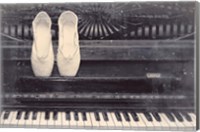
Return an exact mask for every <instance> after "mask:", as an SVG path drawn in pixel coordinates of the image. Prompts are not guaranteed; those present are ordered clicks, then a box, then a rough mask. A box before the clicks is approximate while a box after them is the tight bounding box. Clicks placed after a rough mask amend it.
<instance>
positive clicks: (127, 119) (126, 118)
mask: <svg viewBox="0 0 200 132" xmlns="http://www.w3.org/2000/svg"><path fill="white" fill-rule="evenodd" d="M123 116H124V118H125V120H126V121H128V122H129V121H130V117H129V115H128V113H127V112H123Z"/></svg>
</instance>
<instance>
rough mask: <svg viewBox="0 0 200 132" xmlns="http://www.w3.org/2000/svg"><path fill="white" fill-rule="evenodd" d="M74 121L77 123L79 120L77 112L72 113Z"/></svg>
mask: <svg viewBox="0 0 200 132" xmlns="http://www.w3.org/2000/svg"><path fill="white" fill-rule="evenodd" d="M74 119H75V121H78V120H79V117H78V112H74Z"/></svg>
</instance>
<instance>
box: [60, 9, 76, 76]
mask: <svg viewBox="0 0 200 132" xmlns="http://www.w3.org/2000/svg"><path fill="white" fill-rule="evenodd" d="M58 26H59V45H58V54H57V65H58V71H59V73H60V75H61V76H76V74H77V71H78V69H79V65H80V48H79V36H78V29H77V27H78V17H77V16H76V14H75V13H73V12H71V11H65V12H63V13H62V14H61V15H60V17H59V19H58Z"/></svg>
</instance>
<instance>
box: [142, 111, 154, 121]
mask: <svg viewBox="0 0 200 132" xmlns="http://www.w3.org/2000/svg"><path fill="white" fill-rule="evenodd" d="M144 116H145V117H146V119H147V120H148V121H153V119H152V117H151V115H150V114H149V112H144Z"/></svg>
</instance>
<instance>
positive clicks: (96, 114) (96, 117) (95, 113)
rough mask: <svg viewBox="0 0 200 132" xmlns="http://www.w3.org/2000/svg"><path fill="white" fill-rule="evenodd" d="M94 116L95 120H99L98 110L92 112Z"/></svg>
mask: <svg viewBox="0 0 200 132" xmlns="http://www.w3.org/2000/svg"><path fill="white" fill-rule="evenodd" d="M94 117H95V119H96V121H100V117H99V113H98V112H94Z"/></svg>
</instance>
